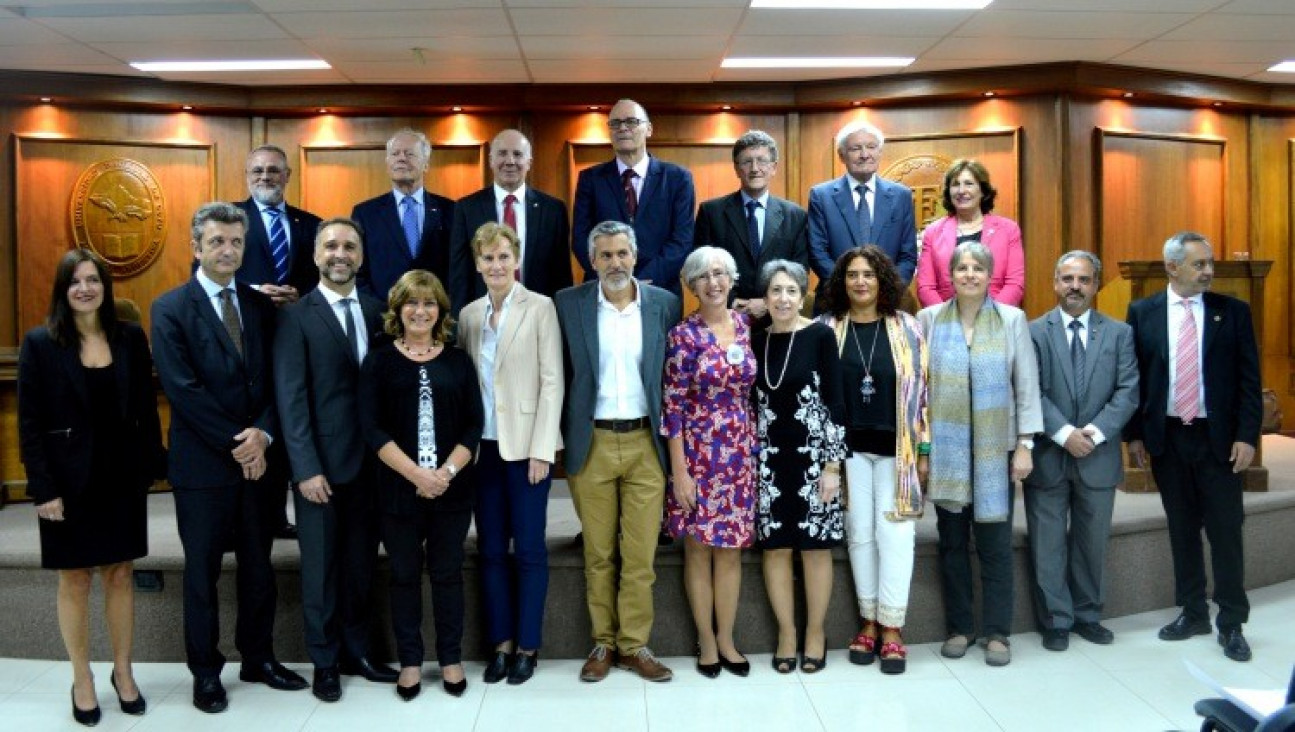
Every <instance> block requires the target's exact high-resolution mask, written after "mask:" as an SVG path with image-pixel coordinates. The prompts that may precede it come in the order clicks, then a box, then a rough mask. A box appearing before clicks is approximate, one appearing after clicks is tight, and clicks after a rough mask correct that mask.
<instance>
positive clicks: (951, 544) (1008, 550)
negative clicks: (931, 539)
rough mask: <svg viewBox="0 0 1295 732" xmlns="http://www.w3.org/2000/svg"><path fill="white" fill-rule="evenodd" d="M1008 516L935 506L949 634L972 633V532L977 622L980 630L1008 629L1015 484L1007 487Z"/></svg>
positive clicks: (1004, 632)
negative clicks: (983, 516) (979, 516)
mask: <svg viewBox="0 0 1295 732" xmlns="http://www.w3.org/2000/svg"><path fill="white" fill-rule="evenodd" d="M1007 491H1008V492H1007V500H1008V504H1007V505H1008V510H1007V520H1005V521H997V522H994V523H981V522H978V521H975V520H974V513H975V511H974V509H973V508H972V507H971V506H966V507H965V508H963V509H962V510H961V511H956V512H955V511H946V510H945V509H943V508H940V507H939V506H936V507H935V520H936V528H937V529H938V530H939V533H940V578H941V579H942V580H943V584H944V624H945V630H946V632H947V633H948V634H949V635H965V636H967V637H969V638H975V637H976V618H975V614H974V609H973V608H974V606H973V600H972V598H973V587H972V574H971V553H970V550H969V546H970V544H971V537H972V535H973V534H974V535H975V538H976V558H977V559H979V560H980V603H981V618H980V619H981V625H982V627H983V630H984V635H986V636H989V635H1001V636H1004V637H1006V636H1008V635H1011V633H1012V608H1013V606H1014V602H1015V601H1014V599H1013V582H1012V580H1013V576H1012V514H1013V512H1014V511H1015V493H1016V489H1015V487H1014V486H1012V485H1009V486H1008V489H1007Z"/></svg>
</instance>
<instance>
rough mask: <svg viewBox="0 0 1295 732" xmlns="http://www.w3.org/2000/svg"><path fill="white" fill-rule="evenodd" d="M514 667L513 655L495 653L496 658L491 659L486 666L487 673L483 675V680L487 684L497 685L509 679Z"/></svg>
mask: <svg viewBox="0 0 1295 732" xmlns="http://www.w3.org/2000/svg"><path fill="white" fill-rule="evenodd" d="M512 665H513V654H511V653H505V652H504V651H495V657H494V658H492V659H490V663H488V664H486V671H485V673H483V674H482V675H481V680H482V681H484V682H486V683H487V684H497V683H499V682H500V681H503V680H504V679H506V678H508V673H509V669H510V668H511V667H512Z"/></svg>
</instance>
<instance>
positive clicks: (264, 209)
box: [252, 198, 288, 216]
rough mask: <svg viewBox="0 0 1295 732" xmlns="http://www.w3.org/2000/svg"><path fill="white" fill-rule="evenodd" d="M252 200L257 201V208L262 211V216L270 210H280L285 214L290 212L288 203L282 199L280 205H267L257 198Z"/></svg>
mask: <svg viewBox="0 0 1295 732" xmlns="http://www.w3.org/2000/svg"><path fill="white" fill-rule="evenodd" d="M252 200H253V201H255V202H256V210H257V211H260V212H261V215H262V216H264V215H265V214H266V212H268V211H278V212H279V213H280V214H282V215H285V216H286V215H287V213H288V204H287V203H286V202H284V201H280V202H279V205H278V206H266V205H265V204H263V203H261V202H260V201H257V200H256V199H255V198H253V199H252Z"/></svg>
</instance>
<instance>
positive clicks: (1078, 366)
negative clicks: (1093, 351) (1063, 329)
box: [1070, 320, 1088, 401]
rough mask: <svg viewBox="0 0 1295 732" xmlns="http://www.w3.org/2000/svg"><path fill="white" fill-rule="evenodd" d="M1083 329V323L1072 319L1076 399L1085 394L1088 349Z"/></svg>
mask: <svg viewBox="0 0 1295 732" xmlns="http://www.w3.org/2000/svg"><path fill="white" fill-rule="evenodd" d="M1083 331H1084V324H1083V323H1081V322H1079V321H1078V320H1072V321H1070V332H1071V336H1070V368H1071V369H1072V370H1074V372H1075V401H1079V400H1081V399H1082V398H1083V396H1084V386H1085V384H1084V360H1085V356H1087V353H1088V349H1086V348H1084V337H1083Z"/></svg>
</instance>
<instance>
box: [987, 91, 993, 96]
mask: <svg viewBox="0 0 1295 732" xmlns="http://www.w3.org/2000/svg"><path fill="white" fill-rule="evenodd" d="M985 96H987V97H992V96H994V93H993V92H991V91H987V92H985Z"/></svg>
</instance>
